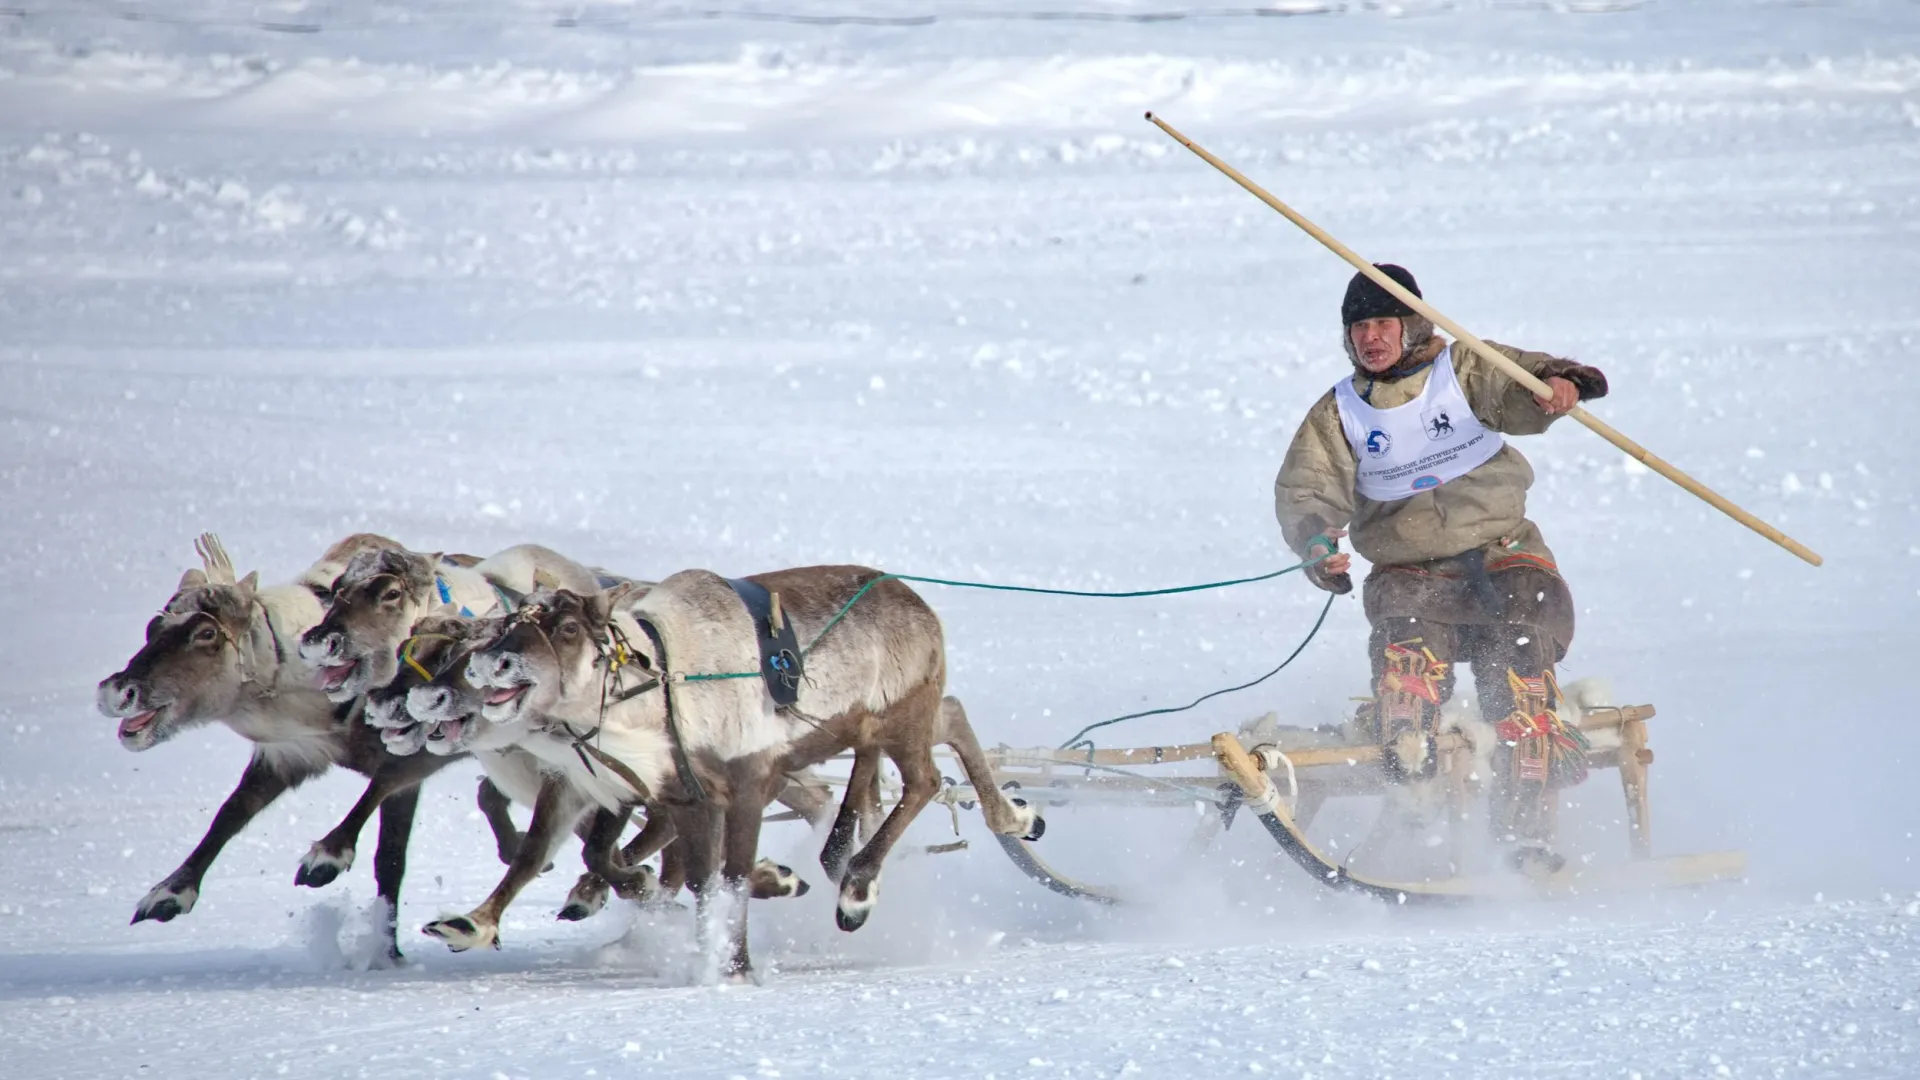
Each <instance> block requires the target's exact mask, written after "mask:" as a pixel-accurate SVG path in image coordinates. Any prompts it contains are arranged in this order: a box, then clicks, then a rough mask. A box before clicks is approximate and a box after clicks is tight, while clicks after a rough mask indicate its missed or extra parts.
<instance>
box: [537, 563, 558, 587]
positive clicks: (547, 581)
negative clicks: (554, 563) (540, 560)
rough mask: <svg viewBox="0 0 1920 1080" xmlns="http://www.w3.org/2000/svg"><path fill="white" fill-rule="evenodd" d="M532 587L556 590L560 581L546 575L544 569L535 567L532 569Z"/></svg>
mask: <svg viewBox="0 0 1920 1080" xmlns="http://www.w3.org/2000/svg"><path fill="white" fill-rule="evenodd" d="M533 587H534V588H536V589H547V590H553V589H558V588H559V587H560V581H559V579H558V578H555V577H554V576H553V575H552V574H549V573H547V571H546V568H545V567H539V566H536V567H534V568H533Z"/></svg>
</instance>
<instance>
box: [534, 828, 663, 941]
mask: <svg viewBox="0 0 1920 1080" xmlns="http://www.w3.org/2000/svg"><path fill="white" fill-rule="evenodd" d="M598 819H599V815H598V814H596V815H595V816H594V820H595V821H596V822H597V821H598ZM589 835H591V833H589ZM672 839H673V822H672V820H671V819H670V818H668V817H667V815H665V814H649V815H648V816H647V823H646V825H644V826H642V827H641V829H640V834H639V835H638V836H635V837H634V838H633V839H632V840H630V841H628V843H627V846H626V847H625V848H623V849H621V851H620V855H619V860H618V864H619V865H620V866H623V867H628V868H631V869H630V874H631V875H632V876H631V878H630V879H629V880H628V881H626V882H621V881H612V882H609V880H608V879H607V878H605V877H603V876H601V875H600V874H597V873H595V872H594V871H592V870H588V871H587V872H586V873H584V874H581V875H580V880H578V881H576V882H574V883H573V888H572V889H571V890H570V891H568V893H567V904H566V906H565V907H563V908H561V909H560V915H559V917H560V918H562V919H565V920H566V921H568V922H578V921H580V920H581V919H584V918H587V917H588V916H590V915H597V914H599V912H600V909H601V908H603V907H606V906H607V894H608V893H609V892H615V893H618V894H619V895H620V897H621V898H622V899H625V900H637V901H639V902H640V903H643V904H646V903H652V902H654V901H656V900H658V899H660V898H661V897H662V896H663V895H665V894H663V892H662V891H661V888H660V882H659V879H657V878H655V877H654V876H653V872H652V871H651V870H649V869H648V868H647V867H644V866H641V865H640V863H641V862H642V861H644V860H645V859H647V858H649V857H650V856H652V855H653V854H654V853H655V852H657V851H659V850H660V849H661V848H663V847H666V846H667V844H668V843H669V842H670V841H671V840H672ZM582 841H583V845H582V847H581V852H582V855H583V857H584V854H585V852H586V850H587V846H588V845H590V843H591V841H589V840H587V838H585V837H583V838H582ZM588 865H589V866H591V865H592V863H591V862H589V863H588ZM664 868H665V865H664V860H663V861H662V869H664ZM676 889H677V887H676Z"/></svg>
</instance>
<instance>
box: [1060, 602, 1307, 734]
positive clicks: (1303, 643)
mask: <svg viewBox="0 0 1920 1080" xmlns="http://www.w3.org/2000/svg"><path fill="white" fill-rule="evenodd" d="M1333 597H1334V594H1333V593H1328V594H1327V602H1326V603H1325V604H1323V605H1321V607H1320V617H1319V618H1317V619H1315V620H1313V629H1311V630H1309V631H1307V636H1306V637H1304V638H1302V639H1301V640H1300V644H1298V645H1296V646H1294V647H1293V651H1292V652H1290V653H1288V654H1287V658H1286V659H1285V660H1282V661H1280V663H1279V664H1278V665H1277V666H1275V667H1274V669H1273V670H1272V671H1269V672H1267V673H1266V674H1265V675H1262V676H1260V677H1259V678H1257V679H1255V680H1253V681H1252V682H1244V683H1241V684H1240V685H1239V686H1229V687H1227V688H1226V689H1224V690H1215V691H1213V692H1212V693H1210V694H1202V695H1200V696H1199V697H1197V698H1194V699H1193V701H1191V702H1189V703H1188V704H1185V705H1182V706H1180V707H1178V708H1170V709H1148V710H1147V711H1146V712H1137V713H1128V714H1127V715H1125V716H1116V717H1114V718H1113V719H1111V720H1102V721H1100V722H1099V723H1097V724H1088V725H1087V726H1086V727H1083V728H1081V729H1080V730H1079V731H1076V732H1074V733H1073V737H1072V738H1070V739H1068V740H1067V741H1066V742H1063V743H1061V744H1060V749H1062V750H1079V749H1081V748H1083V747H1084V748H1085V749H1086V750H1087V751H1088V752H1089V753H1091V752H1092V750H1093V748H1094V746H1093V740H1092V739H1089V738H1087V737H1086V734H1087V732H1089V731H1092V730H1094V729H1095V728H1103V727H1107V726H1108V725H1110V724H1118V723H1120V722H1121V721H1123V720H1138V719H1140V718H1141V717H1144V716H1166V715H1168V714H1169V713H1180V712H1186V711H1187V710H1188V709H1193V708H1197V707H1199V705H1200V704H1201V703H1202V702H1206V701H1210V700H1212V699H1214V698H1217V697H1219V696H1221V695H1222V694H1233V693H1238V692H1239V691H1241V690H1248V689H1251V688H1253V687H1256V686H1259V685H1260V684H1261V683H1263V682H1266V681H1267V680H1268V679H1271V678H1273V677H1274V676H1275V675H1278V674H1280V673H1281V672H1282V671H1284V670H1286V667H1287V665H1288V664H1291V663H1293V661H1294V658H1296V657H1298V656H1299V655H1300V654H1301V653H1302V652H1304V651H1305V650H1306V647H1307V644H1308V643H1309V642H1311V641H1312V640H1313V639H1314V637H1315V636H1316V635H1318V634H1319V633H1320V627H1321V626H1322V625H1324V624H1325V623H1326V621H1327V612H1329V611H1331V610H1333Z"/></svg>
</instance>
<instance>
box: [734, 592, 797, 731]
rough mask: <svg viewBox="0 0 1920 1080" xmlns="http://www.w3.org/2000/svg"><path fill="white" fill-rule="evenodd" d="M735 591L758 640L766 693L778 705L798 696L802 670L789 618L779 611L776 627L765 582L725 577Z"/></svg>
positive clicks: (795, 699)
mask: <svg viewBox="0 0 1920 1080" xmlns="http://www.w3.org/2000/svg"><path fill="white" fill-rule="evenodd" d="M727 584H728V585H731V586H733V591H734V593H735V595H737V596H739V597H740V602H741V603H743V604H745V605H746V606H747V614H748V615H750V616H752V618H753V634H754V637H755V638H757V639H758V640H759V642H760V677H761V678H762V679H764V680H765V681H766V684H767V693H769V694H771V695H773V703H774V704H775V705H778V706H781V707H782V708H784V707H786V706H788V705H792V704H793V703H794V702H796V701H798V700H800V680H801V679H802V678H804V677H805V674H806V672H805V670H804V668H803V667H802V664H801V660H800V639H799V638H798V637H797V636H796V635H795V634H794V632H793V620H792V619H790V618H787V617H786V616H785V614H784V613H783V614H782V616H781V619H780V626H779V628H778V630H776V629H775V628H774V625H773V594H772V593H770V592H768V591H767V590H766V588H765V586H762V585H756V584H754V583H753V582H751V581H747V580H746V579H744V578H728V579H727Z"/></svg>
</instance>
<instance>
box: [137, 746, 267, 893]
mask: <svg viewBox="0 0 1920 1080" xmlns="http://www.w3.org/2000/svg"><path fill="white" fill-rule="evenodd" d="M300 779H305V777H301V778H300ZM295 782H296V781H294V780H292V779H289V778H288V777H285V776H282V775H280V774H279V773H277V772H275V771H274V770H273V767H272V766H270V765H268V764H267V760H266V759H265V758H264V757H261V756H260V755H258V754H256V755H254V757H253V760H251V761H249V762H247V768H246V771H245V772H243V773H241V774H240V783H239V784H238V785H237V786H236V787H235V788H234V789H233V794H231V795H228V796H227V801H226V802H224V803H221V804H220V810H219V812H217V813H215V814H214V815H213V822H212V824H210V825H208V826H207V834H206V835H205V836H203V837H201V839H200V845H199V846H198V847H196V848H194V849H193V853H192V854H190V855H188V856H187V859H186V861H185V862H183V863H181V864H180V868H179V869H177V870H175V871H174V872H173V873H171V874H168V875H167V876H166V877H165V878H163V879H162V880H161V882H160V884H158V885H155V886H154V887H153V888H152V889H151V890H150V891H148V893H147V895H146V896H145V897H143V898H142V899H141V901H140V904H139V906H137V907H135V908H134V909H133V920H132V921H133V922H136V923H139V922H145V921H147V920H148V919H153V920H155V921H156V922H168V921H171V920H173V919H175V918H178V917H179V916H181V915H185V914H186V913H187V912H189V911H192V910H193V904H194V901H196V900H198V899H199V898H200V879H201V878H203V877H205V876H206V873H207V869H208V867H211V866H212V865H213V860H215V859H217V858H219V857H220V849H221V848H224V847H226V846H227V841H229V840H232V839H233V838H234V837H236V836H238V835H240V830H242V829H244V828H246V827H247V823H248V822H250V821H252V820H253V819H254V818H255V817H257V816H259V814H260V811H262V810H265V809H266V808H267V807H268V805H270V804H271V803H272V802H273V800H275V799H277V798H279V797H280V796H282V795H284V794H286V793H287V790H288V789H289V788H291V787H293V785H294V783H295Z"/></svg>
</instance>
